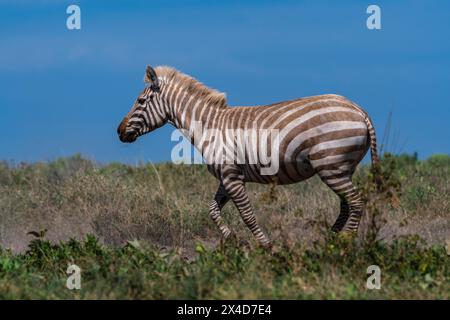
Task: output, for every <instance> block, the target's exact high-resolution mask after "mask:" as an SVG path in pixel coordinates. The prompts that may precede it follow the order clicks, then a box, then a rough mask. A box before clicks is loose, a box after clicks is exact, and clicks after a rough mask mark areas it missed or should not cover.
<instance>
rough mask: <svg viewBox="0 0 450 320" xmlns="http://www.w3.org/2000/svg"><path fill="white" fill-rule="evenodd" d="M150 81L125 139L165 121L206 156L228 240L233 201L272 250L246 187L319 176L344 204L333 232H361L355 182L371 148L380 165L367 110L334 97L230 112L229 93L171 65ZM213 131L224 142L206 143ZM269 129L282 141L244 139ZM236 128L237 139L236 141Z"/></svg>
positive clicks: (216, 213) (123, 132) (127, 122)
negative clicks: (225, 214) (228, 209)
mask: <svg viewBox="0 0 450 320" xmlns="http://www.w3.org/2000/svg"><path fill="white" fill-rule="evenodd" d="M145 80H146V82H147V83H148V84H149V85H148V86H147V87H146V88H145V89H144V90H143V91H142V93H141V94H140V95H139V97H138V99H137V100H136V102H135V104H134V105H133V107H132V109H131V111H130V112H129V113H128V114H127V116H126V117H125V118H124V119H123V120H122V122H121V124H120V125H119V128H118V133H119V137H120V139H121V141H123V142H133V141H134V140H136V138H137V137H139V136H140V135H143V134H145V133H147V132H150V131H152V130H154V129H156V128H158V127H160V126H162V125H164V124H166V123H171V124H173V125H174V126H175V127H176V128H178V129H180V130H181V131H182V132H183V133H184V134H185V135H186V137H187V138H188V139H190V141H191V142H192V143H193V144H194V145H195V146H196V147H197V149H198V150H199V151H200V152H201V153H202V154H203V156H204V157H205V158H206V160H207V163H208V170H209V171H210V172H211V173H212V174H213V175H214V176H215V177H216V178H218V179H219V181H220V182H219V187H218V190H217V192H216V194H215V197H214V199H213V201H212V202H211V205H210V216H211V218H212V220H213V221H214V222H215V223H216V224H217V226H218V228H219V229H220V230H221V232H222V235H223V236H224V237H225V238H227V237H229V236H230V235H231V230H230V229H229V227H228V226H227V225H226V224H225V223H224V222H223V220H222V218H221V215H220V212H221V209H222V207H223V206H224V205H225V204H226V203H227V202H228V201H229V200H232V201H233V202H234V204H235V205H236V207H237V209H238V211H239V213H240V214H241V216H242V219H243V221H244V222H245V224H246V225H247V226H248V227H249V229H250V230H251V231H252V233H253V234H254V236H255V237H256V239H257V240H258V241H259V243H260V244H261V245H262V246H264V247H267V246H270V245H271V242H270V240H269V238H268V237H267V236H266V235H265V234H264V233H263V231H262V230H261V228H260V227H259V225H258V223H257V222H256V218H255V215H254V213H253V210H252V207H251V204H250V202H249V199H248V196H247V193H246V191H245V183H246V182H256V183H273V182H275V183H277V184H290V183H295V182H299V181H302V180H305V179H308V178H310V177H311V176H313V175H315V174H317V175H319V177H320V178H321V179H322V181H323V182H324V183H325V184H327V185H328V186H329V187H330V188H331V189H332V190H333V191H334V192H335V193H336V194H337V195H338V196H339V198H340V201H341V205H340V214H339V216H338V218H337V220H336V222H335V223H334V225H333V227H332V229H333V230H334V231H336V232H338V231H341V230H345V231H350V232H356V231H357V230H358V225H359V221H360V219H361V215H362V209H363V208H362V201H361V198H360V195H359V193H358V191H357V190H356V188H355V187H354V185H353V183H352V180H351V178H352V175H353V173H354V171H355V168H356V166H357V164H358V163H359V162H360V161H361V159H362V158H363V157H364V155H365V154H366V152H367V150H368V149H369V148H371V154H372V162H373V163H377V162H378V158H377V147H376V137H375V130H374V128H373V125H372V122H371V120H370V118H369V116H368V115H367V113H366V112H365V111H364V110H362V109H361V107H359V106H358V105H356V104H355V103H353V102H351V101H350V100H348V99H346V98H344V97H342V96H338V95H333V94H327V95H321V96H314V97H307V98H301V99H296V100H291V101H284V102H280V103H275V104H272V105H267V106H252V107H229V106H228V105H227V103H226V98H225V95H224V94H222V93H219V92H217V91H215V90H212V89H209V88H207V87H206V86H204V85H203V84H201V83H200V82H198V81H196V80H195V79H193V78H191V77H189V76H186V75H184V74H182V73H180V72H178V71H176V70H175V69H173V68H169V67H157V68H156V69H153V68H151V67H147V70H146V78H145ZM208 129H214V130H216V131H218V132H219V138H218V136H215V137H214V139H208V137H206V138H205V136H204V135H203V136H202V135H200V136H201V138H198V135H197V133H198V131H199V130H200V131H203V132H204V131H205V130H208ZM264 130H265V132H268V133H269V134H270V133H274V134H273V135H274V136H276V142H275V140H272V139H270V138H269V137H268V135H266V136H258V135H257V134H256V135H254V136H252V138H250V140H245V139H246V138H248V136H251V134H247V132H262V131H264ZM230 131H231V132H238V134H236V135H232V136H231V137H230V133H229V132H230ZM244 140H245V141H244ZM244 142H246V143H245V146H246V147H245V148H244V147H243V146H244ZM262 146H264V147H266V148H267V149H268V150H270V151H271V152H269V154H270V157H269V158H270V163H269V164H268V163H267V162H264V163H263V161H262V158H258V154H259V153H258V152H260V151H261V150H260V149H261V148H262ZM221 149H224V150H225V152H224V153H225V154H234V155H236V154H239V155H240V157H237V158H239V159H240V161H231V162H230V161H221V160H223V159H224V157H215V156H214V154H215V153H214V150H221ZM211 150H212V152H211ZM230 150H231V151H230ZM227 152H229V153H227ZM211 154H212V155H213V156H211ZM239 159H238V160H239ZM274 163H276V164H277V168H276V169H277V170H276V171H274V172H271V173H269V174H262V172H263V170H264V168H266V169H267V166H268V165H269V166H270V164H274Z"/></svg>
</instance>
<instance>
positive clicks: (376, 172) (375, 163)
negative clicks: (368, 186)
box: [364, 114, 383, 189]
mask: <svg viewBox="0 0 450 320" xmlns="http://www.w3.org/2000/svg"><path fill="white" fill-rule="evenodd" d="M364 122H365V123H366V125H367V129H368V131H369V138H370V154H371V159H372V175H373V177H374V180H375V183H376V185H377V188H378V189H380V188H381V185H382V183H383V181H382V178H381V165H380V159H379V158H378V150H377V137H376V135H375V128H374V127H373V124H372V121H371V120H370V118H369V116H368V115H367V114H365V116H364Z"/></svg>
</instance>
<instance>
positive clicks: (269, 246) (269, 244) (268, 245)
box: [259, 241, 273, 251]
mask: <svg viewBox="0 0 450 320" xmlns="http://www.w3.org/2000/svg"><path fill="white" fill-rule="evenodd" d="M259 245H260V246H261V248H263V249H265V250H268V251H272V249H273V244H272V242H271V241H268V242H264V243H260V244H259Z"/></svg>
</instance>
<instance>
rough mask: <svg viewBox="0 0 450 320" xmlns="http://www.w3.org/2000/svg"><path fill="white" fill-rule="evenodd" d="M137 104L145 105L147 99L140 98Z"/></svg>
mask: <svg viewBox="0 0 450 320" xmlns="http://www.w3.org/2000/svg"><path fill="white" fill-rule="evenodd" d="M137 102H138V103H139V104H144V103H145V98H139V99H138V100H137Z"/></svg>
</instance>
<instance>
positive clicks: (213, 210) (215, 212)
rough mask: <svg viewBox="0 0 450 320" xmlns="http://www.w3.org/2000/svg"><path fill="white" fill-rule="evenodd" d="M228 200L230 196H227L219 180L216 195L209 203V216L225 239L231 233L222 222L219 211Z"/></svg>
mask: <svg viewBox="0 0 450 320" xmlns="http://www.w3.org/2000/svg"><path fill="white" fill-rule="evenodd" d="M228 200H230V197H229V196H228V193H227V191H226V190H225V187H224V186H223V184H222V182H221V183H220V185H219V189H218V190H217V192H216V195H215V196H214V200H213V201H212V202H211V205H210V206H209V216H210V217H211V219H212V221H214V223H215V224H216V225H217V227H218V228H219V230H220V232H221V233H222V236H223V237H224V238H225V239H227V238H228V237H229V236H230V235H231V230H230V228H229V227H228V226H227V225H226V224H225V223H224V222H223V219H222V216H221V215H220V211H221V210H222V208H223V206H224V205H225V204H226V203H227V202H228Z"/></svg>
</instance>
